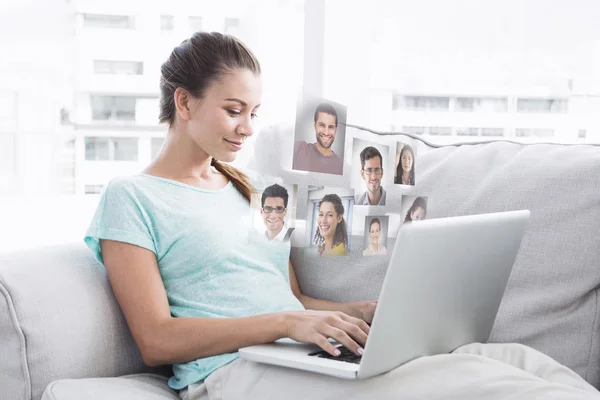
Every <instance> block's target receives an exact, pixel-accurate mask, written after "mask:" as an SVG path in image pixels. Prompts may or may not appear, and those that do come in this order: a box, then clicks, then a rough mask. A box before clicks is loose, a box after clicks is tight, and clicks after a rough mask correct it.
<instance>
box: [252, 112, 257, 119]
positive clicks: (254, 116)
mask: <svg viewBox="0 0 600 400" xmlns="http://www.w3.org/2000/svg"><path fill="white" fill-rule="evenodd" d="M250 117H251V118H252V119H254V118H256V117H258V115H256V114H254V113H252V114H251V115H250Z"/></svg>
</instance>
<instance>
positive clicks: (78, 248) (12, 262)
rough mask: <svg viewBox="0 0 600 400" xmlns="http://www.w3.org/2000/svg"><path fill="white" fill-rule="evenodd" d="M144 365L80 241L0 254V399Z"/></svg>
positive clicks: (101, 272) (102, 274) (34, 395)
mask: <svg viewBox="0 0 600 400" xmlns="http://www.w3.org/2000/svg"><path fill="white" fill-rule="evenodd" d="M148 370H149V369H148V368H146V367H145V365H144V363H143V361H142V359H141V356H140V354H139V352H138V350H137V347H136V346H135V344H134V342H133V339H132V337H131V334H130V332H129V330H128V329H127V326H126V324H125V320H124V317H123V315H122V313H121V311H120V309H119V306H118V303H117V302H116V300H115V297H114V295H113V293H112V290H111V287H110V284H109V282H108V279H107V275H106V271H105V269H104V267H103V266H102V265H100V264H99V263H97V262H96V261H95V260H94V258H93V256H92V255H91V253H90V252H89V250H88V249H87V248H86V247H85V245H84V244H83V241H82V242H81V244H74V245H69V246H57V247H49V248H44V249H39V250H36V251H24V252H18V253H12V254H4V255H1V256H0V388H2V397H3V398H5V399H14V400H21V399H26V400H29V399H40V398H41V396H42V393H43V391H44V389H45V388H46V386H47V385H48V384H49V383H50V382H51V381H54V380H56V379H61V378H88V377H108V376H119V375H123V374H130V373H137V372H145V371H148Z"/></svg>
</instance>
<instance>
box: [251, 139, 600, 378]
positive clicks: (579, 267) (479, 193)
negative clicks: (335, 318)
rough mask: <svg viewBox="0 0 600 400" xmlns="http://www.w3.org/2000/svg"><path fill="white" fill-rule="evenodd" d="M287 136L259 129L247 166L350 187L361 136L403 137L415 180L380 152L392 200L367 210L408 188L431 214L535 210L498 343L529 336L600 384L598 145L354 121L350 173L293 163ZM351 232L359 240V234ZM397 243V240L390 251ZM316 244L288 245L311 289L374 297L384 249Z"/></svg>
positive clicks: (393, 206)
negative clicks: (465, 139)
mask: <svg viewBox="0 0 600 400" xmlns="http://www.w3.org/2000/svg"><path fill="white" fill-rule="evenodd" d="M291 138H293V130H292V129H285V128H278V129H271V130H267V131H264V132H262V133H261V134H260V135H259V136H258V138H257V142H256V146H255V153H256V156H255V162H253V164H252V165H251V167H252V168H254V169H256V170H257V171H258V172H260V173H262V174H263V175H265V176H281V177H283V178H284V182H286V181H287V182H296V183H299V185H300V186H301V187H302V186H304V187H306V185H309V184H313V185H325V186H342V187H348V186H349V185H351V183H352V177H351V172H352V170H353V169H352V162H357V160H356V159H351V157H350V155H353V156H354V158H356V154H357V153H356V152H352V142H353V139H354V138H358V139H362V140H366V141H372V142H377V143H383V144H387V145H389V148H390V154H388V157H389V158H390V159H393V157H394V156H395V151H396V147H395V143H396V142H398V141H400V142H404V143H410V144H411V145H413V147H415V148H416V149H417V155H416V161H415V167H416V173H417V176H416V185H415V186H414V187H407V186H404V185H394V184H393V180H392V177H391V176H390V174H391V175H393V171H390V169H392V168H389V166H388V165H389V164H386V162H385V160H384V167H387V169H386V170H385V173H387V180H386V175H385V174H384V184H383V186H384V188H385V189H386V191H387V205H386V206H385V207H383V208H379V209H378V210H374V207H370V209H371V210H370V211H369V212H370V213H371V211H372V212H374V213H376V214H379V215H381V214H390V213H391V214H393V213H394V212H396V210H397V209H398V202H399V201H400V198H401V196H402V195H407V196H409V195H413V196H414V195H424V196H428V199H429V209H428V215H427V218H438V217H448V216H458V215H467V214H478V213H486V212H497V211H508V210H517V209H529V210H530V211H531V220H530V224H529V226H528V230H527V232H526V235H525V237H524V239H523V242H522V247H521V249H520V252H519V255H518V257H517V260H516V263H515V265H514V267H513V271H512V275H511V278H510V281H509V283H508V287H507V289H506V292H505V296H504V299H503V301H502V304H501V307H500V310H499V313H498V315H497V318H496V322H495V326H494V328H493V331H492V334H491V337H490V341H492V342H518V343H523V344H525V345H529V346H531V347H533V348H536V349H538V350H540V351H542V352H544V353H546V354H548V355H550V356H551V357H553V358H555V359H556V360H558V361H559V362H561V363H563V364H564V365H566V366H568V367H570V368H572V369H573V370H574V371H575V372H577V373H578V374H580V375H581V376H582V377H583V378H585V379H587V381H588V382H590V383H591V384H593V385H595V386H596V387H600V315H599V313H600V308H599V297H598V290H599V287H600V250H599V249H600V146H592V145H560V144H517V143H511V142H507V141H499V142H482V143H479V144H462V145H447V146H433V145H430V144H428V143H427V142H425V141H422V140H421V139H419V137H417V136H410V135H398V134H395V135H394V134H385V135H383V134H376V133H375V132H371V131H368V130H365V129H359V128H357V127H348V128H347V129H346V148H345V152H346V157H345V163H346V165H345V170H344V175H343V176H342V177H335V176H331V175H324V174H314V173H313V174H306V173H299V172H296V171H292V170H291V169H290V168H289V166H290V165H291V163H290V161H289V160H288V159H282V155H283V157H288V158H289V156H290V154H291V149H292V146H293V143H292V139H291ZM299 198H300V196H299ZM356 208H357V207H355V213H356V212H357V211H356ZM298 215H299V216H301V215H306V198H300V201H299V204H298ZM390 221H392V219H391V218H390ZM390 225H392V222H390ZM354 233H356V231H355V232H354ZM352 240H353V243H355V244H356V243H360V244H361V245H362V243H363V242H362V237H360V236H354V235H353V236H352ZM393 243H394V241H393V239H392V238H390V239H389V240H388V249H391V247H392V246H393ZM432 251H435V249H432ZM314 252H315V250H314V248H309V249H306V248H299V247H293V248H292V261H293V263H294V265H295V266H296V274H297V275H298V280H299V283H300V286H301V289H302V291H303V292H304V293H305V294H307V295H310V296H314V297H318V298H324V299H330V300H338V301H353V300H370V299H373V298H376V297H377V296H378V294H379V290H380V288H381V284H382V281H383V278H384V275H385V271H386V269H387V266H388V261H389V258H388V257H360V256H358V257H353V258H352V261H351V262H349V261H348V259H347V258H346V257H328V258H319V257H315V256H314V255H313V253H314ZM352 252H355V251H354V250H352ZM389 253H390V251H389V250H388V254H389ZM409 329H410V328H409Z"/></svg>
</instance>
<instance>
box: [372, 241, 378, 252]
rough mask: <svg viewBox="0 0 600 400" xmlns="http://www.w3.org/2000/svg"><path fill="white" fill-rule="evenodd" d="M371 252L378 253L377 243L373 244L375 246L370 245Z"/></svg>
mask: <svg viewBox="0 0 600 400" xmlns="http://www.w3.org/2000/svg"><path fill="white" fill-rule="evenodd" d="M371 250H374V251H378V250H379V243H375V244H373V243H371Z"/></svg>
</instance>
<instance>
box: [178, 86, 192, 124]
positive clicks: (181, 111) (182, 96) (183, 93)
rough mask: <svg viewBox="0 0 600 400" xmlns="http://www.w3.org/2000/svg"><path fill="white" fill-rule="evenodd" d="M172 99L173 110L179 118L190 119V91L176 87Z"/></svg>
mask: <svg viewBox="0 0 600 400" xmlns="http://www.w3.org/2000/svg"><path fill="white" fill-rule="evenodd" d="M173 100H174V102H175V110H176V112H177V114H178V115H179V116H180V117H181V119H183V120H184V121H188V120H190V119H191V116H192V113H191V112H190V100H191V96H190V93H189V92H188V91H187V90H185V89H183V88H180V87H178V88H177V89H175V92H174V93H173Z"/></svg>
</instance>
